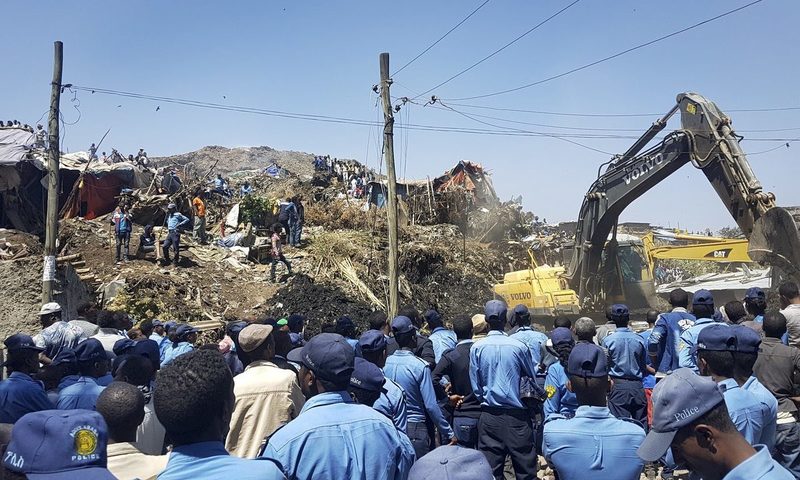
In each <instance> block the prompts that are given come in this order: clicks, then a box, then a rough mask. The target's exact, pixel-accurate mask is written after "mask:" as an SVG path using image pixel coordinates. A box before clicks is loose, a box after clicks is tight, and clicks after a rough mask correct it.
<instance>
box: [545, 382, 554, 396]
mask: <svg viewBox="0 0 800 480" xmlns="http://www.w3.org/2000/svg"><path fill="white" fill-rule="evenodd" d="M544 391H545V392H546V393H547V398H553V395H555V394H556V387H555V386H553V385H545V386H544Z"/></svg>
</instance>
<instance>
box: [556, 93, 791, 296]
mask: <svg viewBox="0 0 800 480" xmlns="http://www.w3.org/2000/svg"><path fill="white" fill-rule="evenodd" d="M678 110H680V112H681V129H680V130H676V131H674V132H672V133H670V134H668V135H667V136H666V137H665V138H664V139H663V140H662V141H661V142H660V143H659V144H658V145H656V146H654V147H652V148H650V149H648V150H646V151H645V152H644V153H639V152H640V151H641V150H642V149H643V148H644V147H645V146H646V145H647V144H648V143H650V141H651V140H653V139H654V138H655V136H656V135H657V134H658V133H659V132H660V131H661V130H663V129H664V127H665V126H666V123H667V121H668V120H669V118H670V117H671V116H672V115H674V114H675V113H676V112H677V111H678ZM740 140H741V137H738V136H737V135H736V133H735V132H734V131H733V129H732V127H731V121H730V119H729V118H728V117H727V116H726V115H725V114H724V113H722V112H721V111H720V110H719V109H718V108H717V106H716V105H715V104H714V103H713V102H711V101H709V100H707V99H705V98H704V97H702V96H701V95H698V94H696V93H681V94H679V95H678V97H677V103H676V105H675V106H674V107H673V108H672V109H671V110H670V111H669V112H667V114H666V115H664V117H662V118H661V119H659V120H658V121H656V122H655V123H654V124H653V125H652V126H651V127H650V129H649V130H648V131H647V132H646V133H645V134H644V135H642V137H641V138H639V140H637V141H636V143H635V144H634V145H633V146H631V148H629V149H628V151H627V152H625V153H624V154H622V155H619V156H616V157H615V158H613V159H612V160H611V161H610V162H609V163H608V167H607V168H606V170H605V172H603V173H602V174H599V175H598V179H597V180H596V181H595V182H594V183H593V184H592V186H591V188H590V189H589V191H588V192H587V193H586V196H585V198H584V201H583V204H582V206H581V210H580V216H579V217H578V225H577V230H576V238H575V248H574V250H573V256H572V261H571V262H570V263H569V268H568V271H567V274H566V277H567V279H568V280H569V282H570V285H571V287H572V288H573V289H575V290H576V291H577V292H578V297H579V299H580V303H581V307H582V308H583V309H584V310H595V311H596V310H600V309H602V308H604V306H605V301H606V298H605V297H606V294H607V293H608V291H609V286H608V285H605V283H606V282H605V279H606V278H608V275H605V274H603V271H604V268H603V265H602V263H603V257H604V255H603V252H604V250H608V247H606V242H607V241H608V240H609V235H610V234H612V232H613V233H614V234H615V235H614V237H616V225H617V221H618V219H619V216H620V214H621V213H622V211H623V210H624V209H625V208H626V207H627V206H628V205H630V204H631V203H632V202H633V201H634V200H636V199H637V198H639V197H640V196H642V195H643V194H644V193H645V192H647V191H648V190H650V189H651V188H652V187H653V186H655V185H657V184H658V183H659V182H661V181H662V180H664V179H665V178H667V177H668V176H670V175H671V174H673V173H674V172H675V171H677V170H678V169H679V168H680V167H682V166H683V165H685V164H687V163H692V165H694V166H695V167H696V168H698V169H701V170H702V171H703V173H704V174H705V176H706V178H707V179H708V181H709V182H710V183H711V185H712V186H713V188H714V190H715V191H716V192H717V194H718V195H719V197H720V199H721V200H722V202H723V204H724V205H725V207H726V208H727V210H728V212H729V213H730V214H731V216H732V217H733V219H734V220H735V221H736V224H737V225H738V226H739V228H740V229H741V230H742V232H743V233H744V234H745V236H746V237H748V239H749V240H750V248H749V252H748V253H749V255H750V257H751V258H752V259H753V260H755V261H757V262H761V263H766V264H770V265H773V266H777V267H779V268H780V269H782V270H783V271H784V272H785V273H786V274H788V275H790V276H792V277H795V278H796V277H798V276H799V275H798V272H800V270H798V265H800V236H798V232H797V226H796V225H795V222H794V219H793V218H792V215H791V214H790V213H789V212H787V211H786V210H784V209H782V208H778V207H776V206H775V196H774V195H773V194H771V193H766V192H764V191H763V189H762V187H761V184H760V183H759V181H758V179H757V178H756V176H755V174H754V173H753V171H752V169H751V168H750V164H749V163H748V161H747V158H746V156H745V154H744V152H743V151H742V149H741V147H740V146H739V141H740ZM615 243H616V242H615V240H614V239H612V242H610V247H611V249H612V250H613V247H614V245H615ZM606 257H609V255H606Z"/></svg>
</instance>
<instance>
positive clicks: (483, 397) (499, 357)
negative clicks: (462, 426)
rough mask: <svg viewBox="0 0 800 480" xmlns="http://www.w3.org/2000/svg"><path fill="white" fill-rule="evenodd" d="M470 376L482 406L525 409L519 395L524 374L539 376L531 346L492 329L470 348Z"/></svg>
mask: <svg viewBox="0 0 800 480" xmlns="http://www.w3.org/2000/svg"><path fill="white" fill-rule="evenodd" d="M469 365H470V367H469V379H470V383H472V391H473V392H474V393H475V397H476V398H477V399H478V401H479V402H481V406H484V407H493V408H513V409H525V408H526V407H525V405H524V404H523V403H522V399H521V398H520V395H519V384H520V380H521V378H522V377H530V378H536V370H535V369H534V367H533V360H531V354H530V349H529V348H528V346H527V345H525V344H524V343H522V342H520V341H519V340H517V339H515V338H511V337H509V336H508V335H506V334H505V333H504V332H501V331H499V330H492V331H491V332H489V333H488V334H487V335H486V337H485V338H483V339H481V341H479V342H475V344H474V345H473V346H472V348H471V349H470V350H469Z"/></svg>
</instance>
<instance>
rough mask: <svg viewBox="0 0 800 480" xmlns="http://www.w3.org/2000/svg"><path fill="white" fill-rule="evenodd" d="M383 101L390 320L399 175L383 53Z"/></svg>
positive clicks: (395, 293) (394, 300)
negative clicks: (387, 188)
mask: <svg viewBox="0 0 800 480" xmlns="http://www.w3.org/2000/svg"><path fill="white" fill-rule="evenodd" d="M380 64H381V99H382V100H383V122H384V123H383V151H384V156H385V160H386V176H387V177H388V182H389V204H388V210H387V215H386V216H387V218H388V221H389V311H388V312H386V313H387V315H388V316H389V319H390V320H391V319H392V318H394V317H395V315H397V311H398V309H399V306H398V297H399V287H400V277H399V272H398V271H397V270H398V269H397V263H398V262H397V252H398V246H397V175H396V173H395V170H394V113H392V101H391V98H390V97H389V86H390V85H391V84H392V79H391V78H389V54H388V53H381V56H380Z"/></svg>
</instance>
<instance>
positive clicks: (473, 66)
mask: <svg viewBox="0 0 800 480" xmlns="http://www.w3.org/2000/svg"><path fill="white" fill-rule="evenodd" d="M580 1H581V0H574V1H573V2H572V3H570V4H569V5H567V6H566V7H564V8H562V9H561V10H559V11H557V12H556V13H554V14H552V15H550V16H549V17H547V18H546V19H544V20H542V21H541V22H539V23H538V24H537V25H535V26H534V27H533V28H531V29H530V30H528V31H527V32H525V33H523V34H522V35H520V36H518V37H517V38H515V39H514V40H512V41H510V42H508V43H506V44H505V45H503V46H502V47H500V48H499V49H497V50H495V51H494V52H492V53H490V54H489V55H487V56H485V57H483V58H482V59H480V60H478V61H477V62H475V63H473V64H472V65H470V66H469V67H467V68H465V69H464V70H461V71H460V72H458V73H456V74H455V75H453V76H452V77H450V78H448V79H447V80H445V81H443V82H442V83H440V84H438V85H436V86H435V87H432V88H429V89H428V90H425V91H424V92H422V93H420V94H419V95H417V96H416V97H414V98H415V99H416V98H419V97H421V96H423V95H426V94H428V93H430V92H432V91H434V90H436V89H437V88H439V87H441V86H443V85H445V84H447V83H450V82H451V81H452V80H455V79H456V78H458V77H460V76H461V75H463V74H465V73H467V72H468V71H470V70H472V69H473V68H475V67H477V66H478V65H480V64H481V63H483V62H485V61H486V60H489V59H490V58H492V57H494V56H495V55H497V54H498V53H500V52H502V51H503V50H505V49H506V48H508V47H510V46H511V45H513V44H515V43H517V42H518V41H519V40H522V38H524V37H525V36H527V35H528V34H530V33H532V32H533V31H534V30H536V29H537V28H539V27H541V26H542V25H544V24H545V23H547V22H549V21H550V20H552V19H554V18H556V17H557V16H559V15H561V14H562V13H563V12H565V11H567V10H568V9H569V8H570V7H572V6H573V5H575V4H576V3H578V2H580Z"/></svg>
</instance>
